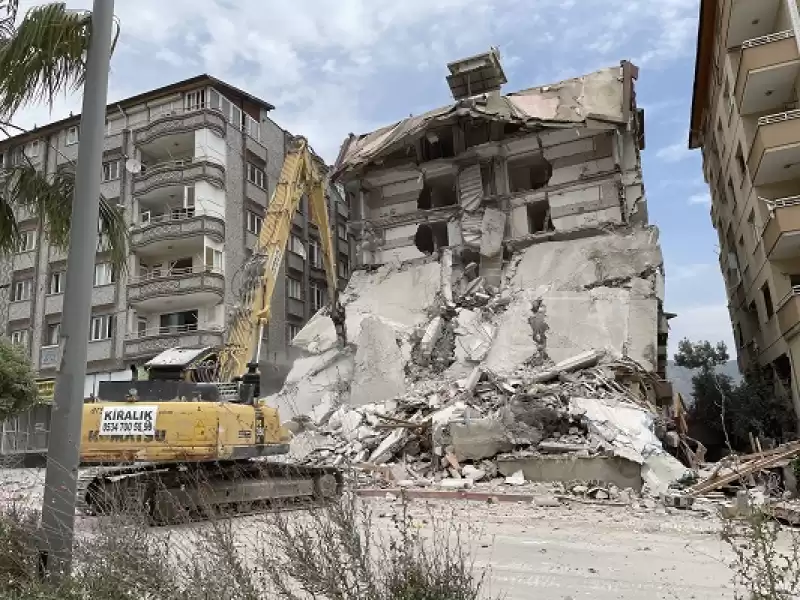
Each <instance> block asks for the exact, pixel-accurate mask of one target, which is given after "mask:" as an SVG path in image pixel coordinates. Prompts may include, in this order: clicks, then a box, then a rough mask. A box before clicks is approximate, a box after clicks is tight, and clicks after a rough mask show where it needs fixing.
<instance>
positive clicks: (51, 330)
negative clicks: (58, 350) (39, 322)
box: [44, 323, 61, 346]
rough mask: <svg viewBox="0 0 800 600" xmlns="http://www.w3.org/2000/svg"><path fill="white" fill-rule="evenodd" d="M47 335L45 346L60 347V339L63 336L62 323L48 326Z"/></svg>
mask: <svg viewBox="0 0 800 600" xmlns="http://www.w3.org/2000/svg"><path fill="white" fill-rule="evenodd" d="M46 335H47V337H46V338H45V340H44V345H45V346H58V338H59V337H60V336H61V323H50V324H49V325H48V326H47V333H46Z"/></svg>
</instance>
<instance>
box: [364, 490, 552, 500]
mask: <svg viewBox="0 0 800 600" xmlns="http://www.w3.org/2000/svg"><path fill="white" fill-rule="evenodd" d="M386 494H393V495H395V496H397V497H398V498H399V497H400V496H402V495H405V497H406V498H415V499H420V500H421V499H430V500H471V501H473V502H488V501H490V500H494V501H497V502H531V501H532V500H534V499H535V498H536V496H534V495H533V494H506V493H500V494H493V493H491V492H473V491H469V490H419V489H408V488H386V489H380V488H368V489H362V490H356V496H361V497H362V498H383V497H384V496H386ZM539 497H541V495H540V496H539Z"/></svg>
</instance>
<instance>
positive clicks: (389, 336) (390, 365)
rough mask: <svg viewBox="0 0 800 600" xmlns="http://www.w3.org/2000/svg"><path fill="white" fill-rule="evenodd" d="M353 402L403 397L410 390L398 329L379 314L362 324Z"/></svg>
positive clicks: (354, 367) (368, 402)
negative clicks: (397, 335) (394, 328)
mask: <svg viewBox="0 0 800 600" xmlns="http://www.w3.org/2000/svg"><path fill="white" fill-rule="evenodd" d="M356 344H357V346H358V349H357V350H356V355H355V362H354V366H353V380H352V382H351V385H350V403H351V404H352V405H354V406H363V405H365V404H370V403H372V402H383V401H385V400H392V399H394V398H396V397H398V396H402V395H403V394H404V393H405V391H406V383H405V370H404V369H405V362H404V360H403V355H402V353H401V352H400V348H399V346H398V345H397V339H396V336H395V332H394V330H393V329H392V328H391V327H390V326H389V325H387V324H386V323H385V322H383V321H382V320H381V319H378V318H376V317H368V318H366V319H364V321H363V323H362V324H361V331H360V332H359V334H358V338H357V340H356Z"/></svg>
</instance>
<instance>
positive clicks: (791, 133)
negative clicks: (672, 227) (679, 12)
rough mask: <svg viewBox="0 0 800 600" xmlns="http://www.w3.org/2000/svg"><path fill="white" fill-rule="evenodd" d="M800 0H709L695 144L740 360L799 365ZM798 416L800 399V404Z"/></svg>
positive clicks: (798, 368)
mask: <svg viewBox="0 0 800 600" xmlns="http://www.w3.org/2000/svg"><path fill="white" fill-rule="evenodd" d="M799 27H800V13H798V5H797V0H703V1H702V2H701V7H700V25H699V30H698V44H697V60H696V67H695V81H694V96H693V103H692V114H691V129H690V139H689V147H690V148H700V149H701V150H702V155H703V171H704V175H705V180H706V182H707V183H708V186H709V190H710V193H711V221H712V224H713V226H714V228H715V229H716V231H717V234H718V237H719V248H720V252H719V262H720V269H721V271H722V274H723V277H724V280H725V285H726V289H727V293H728V308H729V311H730V317H731V323H732V326H733V332H734V338H735V341H736V350H737V355H738V361H739V366H740V369H742V370H743V371H744V370H747V369H750V368H755V367H760V368H766V369H768V370H769V371H770V372H771V373H772V374H773V375H774V378H775V381H776V384H777V385H778V386H779V388H783V389H784V390H785V391H786V393H791V395H792V397H793V399H794V403H795V408H796V409H798V408H800V402H799V401H798V375H800V336H798V333H800V242H799V241H798V240H800V236H799V235H798V233H799V232H800V110H798V109H799V108H800V106H799V105H798V75H800V29H798V28H799ZM797 414H799V415H800V410H797Z"/></svg>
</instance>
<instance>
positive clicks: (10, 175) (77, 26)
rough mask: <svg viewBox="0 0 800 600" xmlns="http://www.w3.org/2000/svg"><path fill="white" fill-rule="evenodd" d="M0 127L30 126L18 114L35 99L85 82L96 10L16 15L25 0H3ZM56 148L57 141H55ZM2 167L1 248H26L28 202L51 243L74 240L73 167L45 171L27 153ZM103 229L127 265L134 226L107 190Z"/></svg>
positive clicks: (14, 130)
mask: <svg viewBox="0 0 800 600" xmlns="http://www.w3.org/2000/svg"><path fill="white" fill-rule="evenodd" d="M4 9H5V11H6V14H5V16H0V132H2V133H4V134H5V135H6V136H12V135H16V134H18V133H20V132H24V130H22V129H21V128H19V127H16V126H15V125H13V124H12V118H13V116H14V114H15V113H16V112H17V111H18V110H19V109H20V108H22V107H24V106H27V105H29V104H31V103H35V102H41V101H46V102H48V103H49V104H50V105H52V103H53V100H54V98H55V96H56V95H57V94H59V93H62V92H67V91H75V90H77V89H78V88H80V87H81V85H82V84H83V81H84V76H85V72H86V52H87V50H88V47H89V39H90V37H91V25H92V18H91V13H88V12H76V11H70V10H68V9H67V8H66V4H65V3H49V4H44V5H42V6H38V7H34V8H32V9H30V10H29V11H28V12H27V13H25V15H24V16H23V17H22V19H21V20H20V21H19V22H17V16H18V9H19V0H7V2H5V3H4V2H0V11H3V10H4ZM52 151H53V152H57V151H58V150H57V149H56V148H52ZM14 162H15V164H13V165H10V166H9V167H7V168H6V169H5V171H4V175H5V183H4V184H3V185H0V253H10V252H14V251H15V250H16V249H17V248H19V247H20V243H21V234H20V229H19V224H18V222H17V216H16V212H15V211H16V209H18V208H22V207H24V208H26V209H28V210H29V211H30V212H31V213H32V214H33V215H34V216H35V217H37V218H39V219H40V220H41V221H42V223H43V225H44V228H45V231H46V233H47V236H48V238H49V240H50V242H51V243H52V244H55V245H56V246H59V247H61V248H66V247H67V246H68V244H69V231H70V219H71V216H72V199H73V195H74V191H75V172H74V165H72V166H71V167H72V168H69V166H68V168H66V169H64V170H63V171H59V172H58V173H56V174H50V175H44V174H43V173H41V172H39V171H38V170H37V169H36V167H35V166H34V164H33V163H32V162H31V160H30V159H29V158H27V157H25V156H24V154H23V155H22V159H21V160H19V161H14ZM99 202H100V223H99V233H100V236H101V238H100V239H102V240H104V242H105V244H106V245H107V247H108V249H109V251H110V252H111V256H112V261H113V262H114V263H115V265H116V266H117V267H118V268H120V269H124V268H125V264H126V258H127V238H128V229H127V227H126V225H125V220H124V216H123V214H122V211H120V210H119V209H118V208H117V207H115V206H113V205H112V204H110V203H109V202H108V201H107V200H106V199H105V198H103V197H102V196H101V197H100V198H99Z"/></svg>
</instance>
